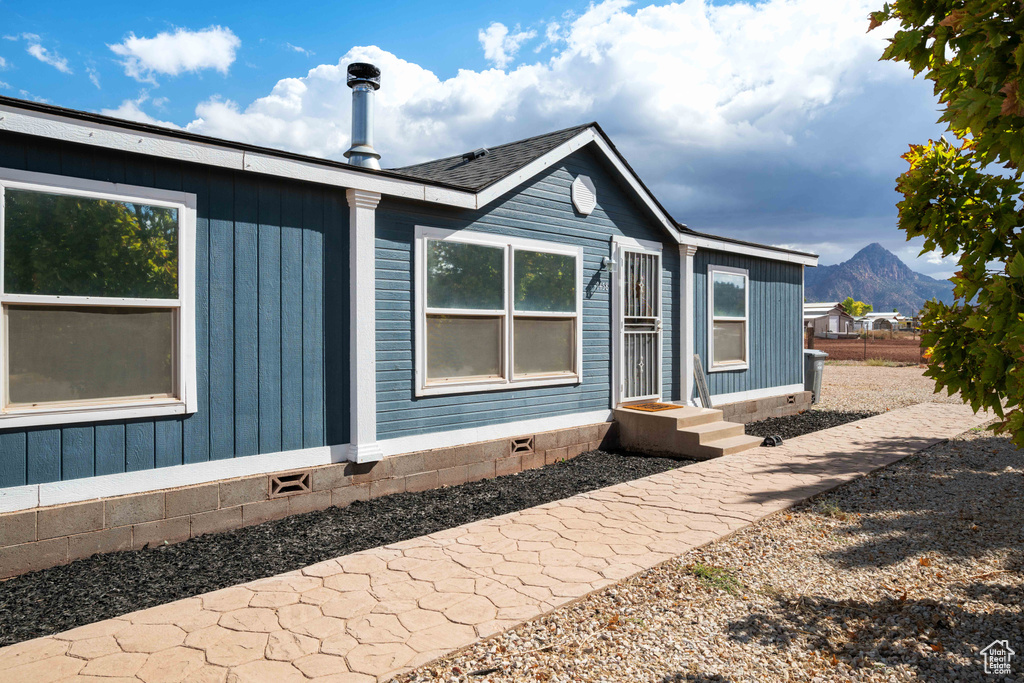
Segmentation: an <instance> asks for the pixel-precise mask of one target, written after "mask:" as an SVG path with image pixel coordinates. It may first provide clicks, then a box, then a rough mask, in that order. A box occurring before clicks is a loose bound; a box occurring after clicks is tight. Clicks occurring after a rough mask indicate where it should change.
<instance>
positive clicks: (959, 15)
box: [939, 9, 968, 31]
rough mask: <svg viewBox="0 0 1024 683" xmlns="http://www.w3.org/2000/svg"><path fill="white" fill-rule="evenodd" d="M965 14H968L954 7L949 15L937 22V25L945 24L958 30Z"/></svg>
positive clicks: (965, 16)
mask: <svg viewBox="0 0 1024 683" xmlns="http://www.w3.org/2000/svg"><path fill="white" fill-rule="evenodd" d="M967 16H968V15H967V12H966V11H965V10H962V9H955V10H953V11H952V12H950V13H949V16H947V17H946V18H945V19H943V20H942V21H940V22H939V26H945V27H946V28H951V29H953V30H954V31H959V30H960V29H961V28H963V25H964V19H966V18H967Z"/></svg>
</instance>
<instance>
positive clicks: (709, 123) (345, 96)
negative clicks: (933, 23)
mask: <svg viewBox="0 0 1024 683" xmlns="http://www.w3.org/2000/svg"><path fill="white" fill-rule="evenodd" d="M872 3H873V0H832V1H830V2H825V3H823V2H820V0H769V1H767V2H763V3H760V4H758V5H747V4H743V3H738V4H734V5H727V6H709V5H707V4H705V2H703V1H702V0H684V1H683V2H681V3H679V4H672V5H666V6H660V7H659V6H650V7H645V8H642V9H637V10H635V11H630V10H629V8H628V3H626V2H623V1H622V0H610V1H608V2H605V3H602V4H599V5H594V6H592V7H590V9H588V10H587V11H586V12H585V13H583V14H582V15H580V16H578V17H574V18H571V20H570V22H569V23H567V24H566V25H564V26H563V27H561V35H562V36H564V38H565V42H564V44H560V49H559V51H558V52H557V54H555V56H553V57H552V58H550V59H549V60H547V61H544V62H539V63H534V64H524V65H521V66H519V67H517V68H515V69H513V70H511V71H507V72H506V71H501V70H498V69H489V70H485V71H482V72H476V71H470V70H461V71H459V72H458V74H457V75H455V76H454V77H452V78H449V79H447V80H441V79H440V78H438V76H437V75H435V74H434V73H432V72H431V71H429V70H427V69H424V68H422V67H420V66H418V65H417V64H413V63H410V62H407V61H405V60H403V59H401V58H400V57H398V56H396V55H394V54H392V53H390V52H386V51H384V50H381V49H380V48H377V47H373V46H369V47H355V48H352V49H351V50H349V51H348V53H346V54H345V55H344V56H343V57H342V58H341V59H340V60H339V62H338V63H337V64H323V65H320V66H317V67H315V68H313V69H311V70H310V71H309V72H308V73H307V74H306V75H305V76H302V77H299V78H286V79H283V80H281V81H279V82H278V83H277V84H276V85H275V86H274V88H273V89H272V91H271V92H270V94H268V95H267V96H265V97H262V98H259V99H257V100H255V101H253V102H252V103H250V104H248V105H239V104H237V103H234V102H231V101H225V100H220V99H213V100H209V101H206V102H203V103H202V104H200V105H199V106H198V107H197V110H196V112H197V115H198V118H197V119H196V120H195V121H193V122H192V123H191V124H190V125H189V128H190V129H192V130H196V131H200V132H203V133H207V134H210V135H215V136H221V137H228V138H233V139H242V140H246V141H251V142H258V143H260V144H266V145H272V146H276V147H280V148H285V149H290V150H294V151H297V152H302V153H307V154H314V155H319V156H328V157H334V158H338V157H340V156H341V154H342V152H344V150H345V149H346V148H347V147H348V137H349V122H350V106H351V105H350V97H351V96H350V91H349V89H348V88H347V87H346V86H345V67H346V65H347V64H348V63H350V62H352V61H370V62H373V63H375V64H376V65H377V66H379V67H380V68H381V70H382V72H383V76H382V88H381V90H380V91H379V92H378V93H377V115H376V117H375V118H376V126H377V131H376V134H375V138H376V142H377V147H378V150H379V151H381V153H382V154H383V155H384V160H383V161H384V163H385V165H390V166H396V165H401V164H405V163H411V162H415V161H421V160H424V159H428V158H433V157H438V156H444V155H449V154H454V153H457V152H459V151H462V150H465V149H472V148H474V147H479V146H482V145H483V146H486V145H493V144H498V143H501V142H505V141H509V140H514V139H517V138H520V137H526V136H529V135H536V134H538V133H543V132H546V131H549V130H554V129H557V128H560V127H565V126H568V125H572V124H576V123H580V122H583V121H589V120H597V121H599V122H601V123H602V125H603V126H604V127H605V129H606V130H607V131H608V132H609V134H611V135H612V136H613V137H614V139H615V141H616V144H617V145H618V146H619V147H620V148H621V149H623V150H625V151H626V153H627V156H628V157H629V158H630V159H631V160H632V161H633V163H634V166H636V167H637V168H638V169H639V170H640V171H641V173H642V175H644V176H645V177H651V178H654V179H656V180H658V181H659V182H655V183H652V184H653V185H656V187H655V188H654V189H655V192H656V193H658V194H659V197H661V198H663V199H664V200H667V201H672V200H673V199H675V198H686V197H688V196H694V197H695V198H696V199H698V200H699V199H700V198H701V196H702V194H703V193H702V192H694V191H693V187H692V186H690V184H689V182H690V181H689V179H688V177H681V176H686V175H687V174H689V175H690V176H692V175H693V174H694V173H696V172H697V171H696V170H695V169H701V167H702V166H703V165H704V164H705V163H706V160H707V159H708V158H712V157H713V158H716V159H722V158H724V156H725V155H727V154H733V155H741V156H743V155H749V154H751V153H757V154H763V155H768V156H770V157H771V158H772V159H778V158H784V157H785V155H786V154H787V153H788V150H792V149H793V148H794V147H798V146H802V147H805V148H806V147H808V146H809V147H811V148H812V151H811V152H810V154H811V156H812V157H813V158H812V162H813V163H818V164H821V165H823V166H829V165H831V166H832V167H833V170H834V167H835V166H836V165H837V160H836V159H835V158H834V152H835V144H845V145H847V146H849V147H851V148H853V147H857V148H858V150H859V149H862V148H863V145H862V144H860V142H858V141H857V140H851V139H849V136H850V135H851V133H850V131H843V134H842V135H840V136H837V137H836V140H838V141H841V143H840V142H836V143H835V144H831V143H830V144H824V143H822V142H816V141H812V142H814V144H810V145H808V144H807V141H806V140H805V138H804V135H805V132H806V130H807V127H808V124H809V122H813V121H814V120H815V118H816V117H819V116H822V115H824V114H825V113H828V112H830V111H832V110H833V109H835V108H836V107H838V106H839V105H841V104H842V103H843V102H846V101H849V100H850V99H851V98H853V97H854V96H855V95H856V94H857V93H858V92H859V91H860V89H863V88H864V87H866V84H868V83H873V82H876V81H885V80H887V79H888V80H893V79H902V81H901V82H903V81H905V82H907V83H909V82H911V79H910V78H909V75H908V74H907V73H906V70H905V69H903V68H902V67H900V66H899V65H894V64H891V63H879V62H878V55H879V54H880V53H881V51H882V49H883V48H884V44H885V41H884V38H885V36H884V35H883V33H884V29H878V30H876V31H873V32H872V33H869V34H865V29H866V21H865V19H864V17H866V16H867V11H868V10H869V9H871V8H872V7H874V5H873V4H872ZM494 26H495V25H494V24H492V27H494ZM488 30H490V29H488ZM505 31H506V32H504V33H502V32H500V31H499V32H497V33H495V34H494V35H498V34H499V33H500V34H501V35H502V37H503V39H507V38H508V37H509V36H508V35H507V29H506V30H505ZM495 44H497V43H495ZM500 54H502V53H492V54H491V55H490V58H491V59H492V60H495V61H496V60H497V59H498V57H499V56H500ZM503 54H504V57H501V58H502V59H510V55H509V51H508V49H504V53H503ZM830 139H831V138H830ZM854 156H855V155H853V154H850V155H849V157H850V158H853V157H854ZM897 156H898V155H897ZM723 172H724V171H723ZM886 172H888V171H886ZM672 173H675V174H676V175H675V177H674V178H673V177H672ZM889 177H894V176H889ZM662 189H665V191H666V195H662ZM735 194H736V193H735V192H732V193H730V189H729V183H727V182H723V183H721V185H720V193H719V194H718V195H717V196H713V197H709V199H708V201H718V200H721V201H724V202H726V203H727V204H732V205H737V203H738V202H739V201H740V199H738V198H737V197H736V196H735ZM681 218H682V219H684V220H685V218H686V217H685V216H681ZM694 227H698V226H694ZM773 241H782V240H773Z"/></svg>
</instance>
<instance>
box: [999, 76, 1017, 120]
mask: <svg viewBox="0 0 1024 683" xmlns="http://www.w3.org/2000/svg"><path fill="white" fill-rule="evenodd" d="M999 92H1001V93H1003V94H1004V95H1006V98H1005V99H1004V100H1003V106H1002V107H1000V108H999V113H1000V114H1002V115H1003V116H1019V115H1020V113H1021V107H1020V101H1019V100H1018V98H1017V81H1009V82H1007V84H1006V85H1004V86H1003V87H1002V88H1000V89H999Z"/></svg>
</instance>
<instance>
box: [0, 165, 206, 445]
mask: <svg viewBox="0 0 1024 683" xmlns="http://www.w3.org/2000/svg"><path fill="white" fill-rule="evenodd" d="M7 188H12V189H19V190H30V191H35V192H47V193H50V194H64V195H72V196H77V197H89V198H94V199H109V200H113V201H121V202H131V203H140V204H147V205H149V206H161V207H166V208H173V209H177V211H178V297H177V298H176V299H143V298H123V297H102V296H54V295H42V294H7V293H5V292H4V271H3V268H4V259H3V255H4V212H5V208H6V189H7ZM195 242H196V195H194V194H190V193H187V192H176V191H171V190H161V189H154V188H149V187H138V186H135V185H125V184H122V183H110V182H103V181H97V180H84V179H81V178H72V177H68V176H60V175H52V174H48V173H34V172H30V171H18V170H13V169H0V310H2V316H0V429H9V428H15V427H34V426H44V425H62V424H70V423H76V422H101V421H107V420H126V419H133V418H147V417H159V416H166V415H185V414H190V413H194V412H196V410H197V408H198V401H197V388H196V334H195V253H196V249H195ZM9 304H22V305H36V306H109V307H128V306H138V307H148V308H166V309H173V310H175V311H176V312H177V314H176V315H175V322H174V331H175V335H176V339H175V349H174V351H175V362H174V364H173V369H174V378H173V379H174V385H175V392H174V393H175V396H172V397H156V398H142V399H139V398H132V399H118V398H112V399H96V400H83V401H67V402H59V403H57V402H54V403H46V404H42V405H39V406H21V405H19V406H16V407H13V408H12V407H8V405H7V390H8V375H7V372H8V368H9V366H10V364H9V362H8V348H7V306H8V305H9Z"/></svg>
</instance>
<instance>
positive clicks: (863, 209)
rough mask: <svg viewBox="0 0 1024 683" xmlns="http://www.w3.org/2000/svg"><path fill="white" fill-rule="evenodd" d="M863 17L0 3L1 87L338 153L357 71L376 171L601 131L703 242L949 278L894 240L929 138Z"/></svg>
mask: <svg viewBox="0 0 1024 683" xmlns="http://www.w3.org/2000/svg"><path fill="white" fill-rule="evenodd" d="M875 4H877V3H873V2H870V1H869V0H828V2H822V1H821V0H765V1H763V2H760V3H757V4H754V3H745V2H734V3H729V2H725V3H710V2H706V1H702V0H684V1H683V2H681V3H679V4H667V3H660V4H659V3H655V4H645V3H629V2H626V1H624V0H606V2H603V3H595V4H590V3H585V2H573V1H568V2H561V3H557V4H555V3H550V2H547V3H541V2H535V1H529V0H528V1H525V2H517V3H507V2H506V3H478V2H472V3H470V2H462V1H460V0H451V1H449V2H445V3H443V4H438V3H423V2H391V3H381V2H378V3H350V2H331V3H311V2H291V3H261V4H257V3H242V2H220V3H210V2H177V3H168V4H161V5H148V6H147V4H146V3H138V2H132V3H128V2H103V1H102V0H100V1H98V2H95V3H79V2H74V3H72V2H49V3H29V2H10V1H5V0H0V27H2V29H0V35H2V37H3V39H2V40H0V94H4V95H9V96H13V97H24V98H28V99H33V98H35V99H41V100H45V101H48V102H51V103H53V104H58V105H61V106H66V107H72V108H76V109H84V110H89V111H97V112H104V113H108V114H113V115H117V116H122V117H126V118H133V119H138V120H146V121H150V122H158V123H163V124H166V125H173V126H179V127H184V128H188V129H190V130H194V131H196V132H201V133H205V134H209V135H215V136H219V137H229V138H235V139H241V140H245V141H249V142H254V143H258V144H264V145H268V146H273V147H280V148H286V149H291V150H294V151H297V152H302V153H307V154H314V155H319V156H326V157H331V158H340V156H341V152H343V151H344V149H346V148H347V145H348V141H347V136H348V126H349V118H348V116H349V101H348V98H349V92H348V89H347V88H346V87H345V85H344V78H343V74H344V66H345V64H347V63H348V62H349V61H352V60H355V59H368V60H371V61H374V62H375V63H377V64H378V66H380V67H381V68H382V70H383V72H384V87H383V89H382V90H381V92H380V93H379V95H378V115H377V142H378V148H379V149H380V150H381V151H382V153H383V154H384V159H383V160H382V161H383V163H384V164H385V166H387V165H389V164H388V162H390V165H398V164H403V163H409V162H414V161H420V160H423V159H427V158H432V157H436V156H443V155H446V154H454V153H457V152H460V151H463V150H465V149H470V148H473V147H477V146H486V145H489V144H498V143H501V142H505V141H508V140H512V139H517V138H521V137H526V136H529V135H535V134H539V133H542V132H545V131H547V130H553V129H556V128H560V127H565V126H569V125H574V124H576V123H580V122H583V121H589V120H598V121H599V122H600V123H601V124H602V126H603V127H604V128H605V130H606V131H607V132H608V133H609V134H610V135H611V136H612V138H613V140H614V141H615V142H616V144H617V146H618V147H619V148H620V149H621V150H622V151H623V153H624V154H625V155H626V156H627V158H628V159H629V160H630V162H631V163H632V165H633V166H634V168H636V169H637V170H638V172H639V173H640V175H641V176H642V177H643V178H644V180H645V181H646V182H647V184H648V185H649V186H650V187H652V189H653V190H654V192H655V193H656V194H657V195H658V197H659V199H661V200H662V201H663V203H665V204H666V206H668V208H669V209H670V210H671V211H672V212H673V214H674V215H675V216H676V217H677V218H678V219H679V220H681V221H683V222H685V223H687V224H689V225H690V226H691V227H693V228H695V229H698V230H703V231H709V232H719V233H722V234H727V235H731V236H735V237H739V238H745V239H750V240H754V241H760V242H766V243H771V244H780V245H787V246H791V247H795V248H800V249H807V250H811V251H815V252H817V253H820V254H821V255H822V263H835V262H838V261H840V260H843V259H845V258H848V257H849V256H850V255H852V254H853V253H854V252H855V251H856V250H857V249H859V248H860V247H863V246H864V245H866V244H868V243H870V242H873V241H878V242H881V243H882V244H883V245H885V246H886V247H888V248H890V249H892V250H893V251H895V252H896V253H897V254H898V255H899V256H901V257H902V258H903V259H904V260H905V261H907V262H908V263H909V264H910V265H911V266H912V267H914V268H915V269H917V270H920V271H922V272H926V273H929V274H932V275H935V276H948V274H949V273H950V272H951V271H952V270H954V268H953V265H952V264H951V263H950V262H948V261H947V262H942V261H940V260H939V259H937V258H935V257H931V256H925V257H922V258H917V252H918V251H919V249H918V248H917V247H916V245H908V244H907V243H906V242H905V241H904V240H903V236H902V233H900V232H899V231H898V230H897V229H896V227H895V217H896V212H895V207H894V204H895V202H896V201H897V200H898V196H897V195H896V194H895V192H894V191H893V181H894V178H895V177H896V175H898V174H899V173H900V172H901V171H902V170H903V168H904V162H902V161H901V160H900V159H899V155H900V154H902V153H903V152H904V151H905V150H906V145H907V144H908V143H910V142H923V141H925V140H926V139H928V138H929V137H935V136H937V135H939V134H940V133H941V130H940V129H939V127H938V126H936V125H935V124H934V121H935V119H936V117H937V107H936V105H935V99H934V96H933V95H932V93H931V88H930V85H929V84H928V83H926V82H923V81H920V80H917V81H915V80H913V79H912V78H911V77H910V74H909V73H908V72H907V71H906V69H905V68H903V67H902V66H899V65H894V64H887V63H879V62H878V61H877V56H878V54H879V53H880V52H881V48H882V46H883V44H884V43H883V41H884V37H885V36H884V33H883V32H884V30H885V29H884V28H883V29H880V30H878V31H875V32H873V33H871V34H866V33H865V29H866V27H867V20H866V16H867V12H868V11H869V10H870V9H873V8H874V5H875Z"/></svg>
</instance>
